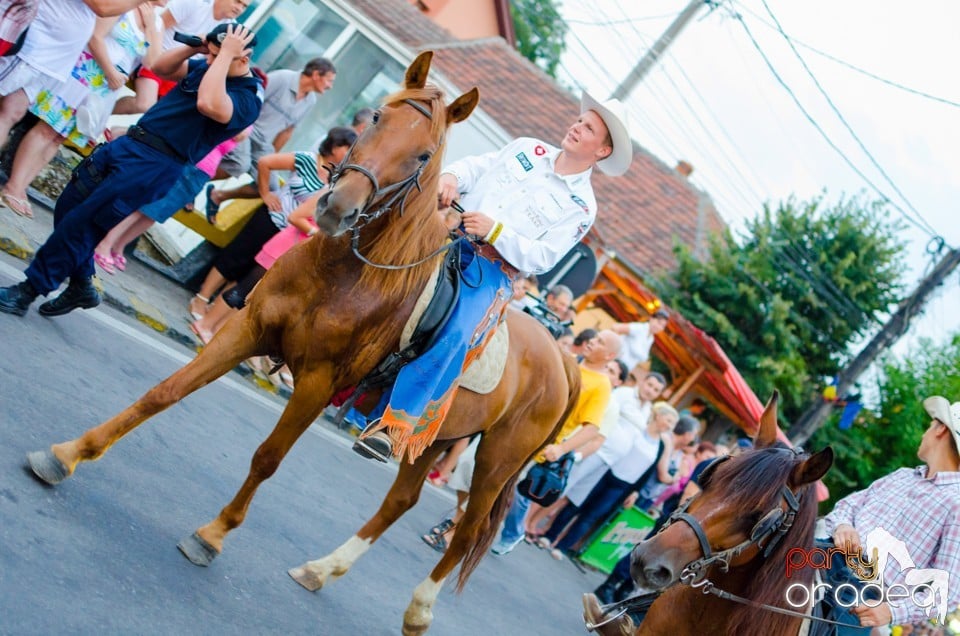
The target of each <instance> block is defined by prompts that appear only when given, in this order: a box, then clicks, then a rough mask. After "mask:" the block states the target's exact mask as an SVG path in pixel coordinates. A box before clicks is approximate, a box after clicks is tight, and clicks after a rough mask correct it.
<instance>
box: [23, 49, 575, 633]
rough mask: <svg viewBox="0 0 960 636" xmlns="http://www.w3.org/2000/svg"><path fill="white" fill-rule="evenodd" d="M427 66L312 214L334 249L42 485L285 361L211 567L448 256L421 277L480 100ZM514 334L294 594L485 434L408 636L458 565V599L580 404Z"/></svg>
mask: <svg viewBox="0 0 960 636" xmlns="http://www.w3.org/2000/svg"><path fill="white" fill-rule="evenodd" d="M431 56H432V54H431V53H429V52H427V53H423V54H421V55H420V56H419V57H418V58H417V59H416V60H415V61H414V62H413V64H412V65H411V66H410V68H409V69H408V70H407V73H406V81H405V88H404V89H403V90H402V91H401V92H399V93H397V94H395V95H393V96H391V97H389V98H387V103H386V104H385V106H384V107H383V108H382V109H381V110H380V111H378V117H377V119H375V123H374V125H372V126H371V127H369V128H368V129H367V130H366V131H365V132H364V133H363V135H361V137H360V139H359V140H358V141H357V143H356V145H355V147H354V148H353V150H352V152H351V154H350V156H349V158H348V159H347V161H348V162H349V167H344V169H343V170H342V171H341V172H340V173H339V174H338V178H337V180H336V183H335V185H334V186H333V188H332V189H331V190H330V191H329V193H328V194H327V195H326V196H325V197H324V198H323V199H322V200H321V203H320V206H319V207H318V209H317V213H316V219H317V223H318V225H319V226H320V228H321V229H322V230H323V231H324V232H325V233H326V234H327V236H325V235H324V234H323V233H321V234H318V235H317V236H315V237H314V238H312V239H310V240H307V241H305V242H303V243H301V244H300V245H298V246H297V247H295V248H294V249H292V250H291V251H290V252H288V253H287V254H286V255H285V256H284V257H282V258H281V259H280V260H278V261H277V263H276V264H275V265H274V267H272V268H271V269H270V271H269V272H268V273H267V275H266V276H265V277H264V279H263V280H262V281H261V283H260V285H259V286H258V287H257V288H256V290H255V291H254V293H253V294H251V295H250V298H249V304H248V306H247V307H246V308H245V309H243V310H242V311H240V312H239V314H237V315H236V316H235V317H234V318H233V319H232V320H230V321H229V322H228V323H227V325H226V326H225V327H224V328H223V329H222V330H221V331H220V332H219V333H218V334H217V335H216V337H215V338H214V339H213V340H212V341H211V342H210V344H209V345H208V346H207V347H205V348H204V350H203V351H202V352H201V353H200V355H198V356H197V358H196V359H195V360H193V361H192V362H190V363H189V364H187V365H186V366H185V367H183V368H182V369H180V370H179V371H177V372H176V373H174V374H173V375H172V376H170V377H169V378H167V379H166V380H164V381H163V382H161V383H160V384H158V385H157V386H156V387H154V388H153V389H151V390H150V391H148V392H147V393H146V394H145V395H144V396H143V397H141V398H140V399H139V400H137V401H136V402H135V403H134V404H133V405H131V406H130V407H128V408H127V409H125V410H124V411H122V412H121V413H120V414H118V415H116V416H115V417H113V418H111V419H109V420H107V421H106V422H104V423H103V424H101V425H99V426H96V427H94V428H91V429H90V430H88V431H87V432H85V433H84V434H83V435H81V436H80V437H79V438H77V439H75V440H72V441H68V442H63V443H60V444H54V445H53V446H52V447H51V448H50V449H49V450H48V451H37V452H34V453H30V454H29V455H28V459H29V461H30V465H31V468H32V469H33V471H34V473H35V474H36V475H37V476H38V477H40V478H41V479H43V480H44V481H46V482H48V483H51V484H55V483H58V482H60V481H62V480H63V479H65V478H67V477H69V476H70V475H71V474H72V473H73V472H74V470H75V469H76V467H77V465H78V463H79V462H81V461H91V460H95V459H98V458H99V457H101V456H102V455H103V454H104V453H105V452H106V451H107V449H108V448H110V446H112V445H113V444H114V443H115V442H116V441H118V440H119V439H120V438H121V437H123V436H124V435H126V434H127V433H129V432H131V431H132V430H133V429H134V428H136V427H137V426H138V425H140V424H141V423H142V422H144V421H145V420H147V419H148V418H149V417H151V416H153V415H155V414H156V413H159V412H160V411H162V410H163V409H165V408H167V407H168V406H170V405H171V404H174V403H176V402H177V401H179V400H181V399H182V398H184V397H186V396H187V395H189V394H190V393H192V392H193V391H195V390H197V389H199V388H201V387H203V386H205V385H206V384H209V383H210V382H213V381H214V380H216V379H217V378H219V377H220V376H222V375H224V374H225V373H227V372H228V371H230V370H231V369H233V368H234V367H235V366H237V364H239V363H240V362H242V361H243V360H245V359H247V358H249V357H251V356H254V355H265V354H274V355H280V356H282V357H283V359H284V360H286V362H287V364H288V365H289V366H290V369H291V370H292V372H293V375H294V378H295V386H296V388H295V390H294V391H293V395H292V396H291V398H290V401H289V403H288V404H287V407H286V408H285V409H284V412H283V414H282V415H281V417H280V420H279V421H278V422H277V424H276V427H275V428H274V429H273V431H272V432H271V433H270V435H269V436H268V437H267V439H266V440H265V441H264V442H263V443H262V444H261V445H260V447H259V448H258V449H257V450H256V452H255V453H254V455H253V458H252V461H251V466H250V472H249V474H248V475H247V478H246V480H245V481H244V482H243V485H242V486H241V487H240V490H239V491H238V492H237V494H236V495H235V496H234V498H233V500H232V501H230V502H229V503H228V504H227V505H226V507H224V508H223V510H221V511H220V514H219V515H218V516H217V517H216V518H215V519H214V520H213V521H211V522H210V523H208V524H207V525H205V526H203V527H201V528H199V529H198V530H197V531H196V532H195V533H194V534H193V535H192V536H191V537H188V538H186V539H184V540H183V541H181V543H180V545H179V547H180V549H181V550H182V551H183V553H184V554H185V555H186V556H187V557H188V558H189V559H190V560H191V561H193V562H194V563H196V564H198V565H208V564H209V563H210V562H211V561H212V560H213V559H214V558H215V557H216V556H217V555H218V554H219V553H220V552H221V551H222V549H223V543H224V539H225V538H226V536H227V533H229V532H230V531H231V530H232V529H234V528H236V527H237V526H239V525H240V524H241V523H242V522H243V520H244V517H245V515H246V512H247V507H248V506H249V505H250V502H251V500H252V498H253V495H254V493H255V492H256V490H257V488H258V487H259V486H260V484H261V483H262V482H263V481H264V480H266V479H268V478H269V477H270V476H271V475H272V474H273V473H274V471H276V469H277V468H278V467H279V465H280V462H281V461H282V460H283V458H284V456H285V455H286V454H287V452H288V451H289V450H290V449H291V447H292V446H293V445H294V443H295V442H296V441H297V439H298V438H299V437H300V435H301V434H302V433H303V432H304V431H305V430H306V429H307V427H309V426H310V424H311V423H312V422H313V421H314V420H316V418H317V417H318V416H319V415H320V412H321V410H322V409H323V408H324V407H325V406H326V405H327V404H328V403H329V402H330V399H331V397H332V396H333V395H334V394H335V393H336V392H338V391H341V390H343V389H345V388H348V387H352V386H356V384H357V383H358V382H359V381H360V380H361V379H362V378H363V377H364V376H365V375H366V374H367V373H368V372H369V371H371V370H372V369H373V368H374V367H375V366H376V365H377V364H378V363H379V362H380V360H381V359H383V358H384V357H386V356H387V355H388V354H389V353H391V352H394V351H397V350H398V343H399V341H400V336H401V331H402V329H403V326H404V323H405V322H406V320H407V318H408V316H409V315H410V314H411V311H412V309H413V306H414V304H415V301H416V299H417V297H418V295H419V294H420V293H421V291H422V290H423V289H424V287H425V285H426V282H427V280H428V278H429V277H430V274H431V271H432V268H434V267H436V266H437V264H438V262H439V260H440V259H441V258H442V256H433V257H430V258H426V261H425V262H423V263H422V264H415V263H417V262H418V261H421V260H423V259H424V258H425V257H429V256H430V255H431V254H432V253H434V252H435V250H437V248H439V247H440V246H441V245H443V244H444V242H445V241H446V239H447V230H446V227H445V225H444V223H443V221H442V219H441V217H440V215H439V213H438V211H437V194H436V193H437V182H438V178H439V166H440V161H441V158H442V153H443V148H444V144H443V142H444V134H445V132H446V129H447V128H448V126H449V125H450V124H452V123H454V122H458V121H461V120H463V119H465V118H466V117H467V116H468V115H469V114H470V113H471V112H472V110H473V108H474V107H475V106H476V104H477V102H478V100H479V94H478V91H477V90H476V89H473V90H472V91H470V92H468V93H466V94H465V95H462V96H461V97H459V98H457V99H456V100H454V101H453V102H452V103H451V104H450V105H445V104H444V102H443V101H442V97H443V95H442V93H441V91H440V90H438V89H436V88H434V87H431V86H427V85H426V79H427V73H428V71H429V68H430V60H431ZM392 186H396V187H392ZM398 192H399V195H397V193H398ZM391 197H392V198H391ZM378 204H379V205H380V207H381V208H382V207H383V206H384V205H386V207H387V209H385V210H384V213H383V214H382V215H379V216H378V215H377V214H376V213H375V212H371V211H372V210H374V209H375V207H376V206H377V205H378ZM400 212H402V214H401V213H400ZM371 217H372V218H371ZM358 220H360V221H361V223H364V225H363V226H362V234H363V236H362V237H361V238H360V241H359V250H360V252H361V253H362V254H363V255H364V257H365V258H367V259H369V260H370V261H372V262H375V263H389V264H392V265H407V264H409V265H410V266H409V267H406V268H403V269H396V270H392V269H382V268H378V267H372V266H369V265H363V264H362V263H361V262H360V261H359V260H358V259H357V257H356V256H355V255H354V252H353V251H352V249H351V245H350V236H349V234H348V231H349V230H350V229H351V228H352V227H353V226H354V225H355V224H356V223H357V222H358ZM507 323H508V324H509V336H510V344H509V357H508V360H507V364H506V368H505V370H504V373H503V377H502V379H501V381H500V383H499V385H498V386H497V387H496V388H495V389H494V390H493V391H492V392H491V393H489V394H487V395H478V394H475V393H471V392H469V391H466V390H460V391H458V392H457V394H456V398H455V401H454V403H453V405H452V407H451V408H450V412H449V413H448V415H447V418H446V420H445V422H444V424H443V426H442V429H441V431H440V433H439V436H438V438H439V440H440V441H438V442H436V443H434V444H433V445H432V446H430V447H429V448H428V449H427V450H426V451H425V452H424V453H423V455H421V456H420V457H419V458H417V459H416V461H415V462H413V463H407V462H401V466H400V471H399V473H398V475H397V478H396V481H395V482H394V484H393V486H392V487H391V489H390V492H389V493H388V494H387V496H386V498H385V499H384V501H383V503H382V504H381V506H380V509H379V510H378V511H377V513H376V514H375V515H374V517H373V518H372V519H371V520H370V521H369V522H367V524H366V525H364V526H363V527H362V528H361V529H360V530H359V531H358V532H357V534H356V535H354V536H353V537H351V538H350V539H349V540H348V541H347V542H346V543H344V544H343V545H342V546H341V547H340V548H338V549H337V550H336V551H335V552H333V553H332V554H331V555H330V556H328V557H326V558H323V559H320V560H318V561H313V562H310V563H307V564H305V565H303V566H302V567H298V568H294V569H293V570H291V571H290V574H291V576H292V577H293V578H294V579H296V580H297V581H298V582H299V583H300V584H301V585H303V586H304V587H306V588H308V589H310V590H316V589H319V588H320V587H322V586H323V585H324V583H326V582H328V581H331V580H333V579H335V578H337V577H339V576H342V575H343V574H344V573H345V572H346V571H347V569H348V568H349V567H350V566H351V565H352V564H353V563H354V562H355V561H356V559H357V558H359V557H360V555H362V554H363V553H364V552H365V551H366V550H367V549H368V548H369V547H370V545H371V544H372V543H373V542H374V541H376V540H377V538H379V537H380V535H381V534H383V532H384V531H385V530H386V529H387V528H388V527H389V526H390V525H391V524H392V523H393V522H395V521H396V520H397V519H398V518H399V517H400V516H401V515H402V514H403V513H404V512H406V511H407V510H408V509H410V508H411V507H412V506H413V505H414V504H415V503H416V501H417V498H418V497H419V493H420V490H421V487H422V485H423V481H424V479H425V477H426V475H427V473H428V472H429V470H430V468H431V466H432V465H433V463H434V461H435V460H436V458H437V457H438V456H439V454H440V453H441V452H442V451H443V450H444V449H445V448H447V447H448V446H449V445H450V443H452V440H455V439H458V438H461V437H464V436H467V435H470V434H472V433H475V432H478V431H482V433H483V437H482V440H481V442H480V445H479V448H478V450H477V461H476V472H475V477H474V479H473V486H472V488H471V491H470V501H469V506H468V508H467V511H466V514H465V516H464V518H463V520H462V521H461V523H460V524H459V527H458V530H457V533H456V537H455V539H454V540H453V541H452V542H451V544H450V547H449V548H448V550H447V551H446V553H445V554H444V555H443V557H442V558H441V559H440V562H439V563H438V564H437V566H436V567H435V568H434V569H433V571H432V572H431V573H430V575H429V577H428V578H427V579H425V580H424V581H423V582H422V583H421V584H420V585H419V586H418V587H417V588H416V591H415V593H414V597H413V600H412V601H411V604H410V606H409V607H408V609H407V611H406V613H405V615H404V628H403V631H404V633H405V634H419V633H423V632H424V631H426V630H427V628H428V627H429V626H430V622H431V621H432V617H433V615H432V606H433V604H434V602H435V600H436V597H437V594H438V593H439V590H440V587H441V585H442V584H443V581H444V580H445V579H446V577H447V576H448V575H449V574H450V573H451V572H452V571H453V569H454V568H455V567H456V565H457V564H458V563H460V561H461V560H463V566H462V568H461V571H460V577H459V582H458V588H462V586H463V584H464V583H465V582H466V579H467V577H468V576H469V575H470V573H471V572H472V571H473V570H474V569H475V568H476V566H477V565H478V563H479V561H480V559H481V558H482V557H483V555H484V554H485V553H486V552H487V550H488V549H489V546H490V544H491V543H492V542H493V539H494V537H495V534H496V532H497V529H498V527H497V526H498V524H499V522H500V520H501V519H502V517H503V515H504V514H506V510H507V508H508V506H509V501H510V499H511V495H512V489H513V487H514V484H515V482H516V479H517V473H518V472H519V471H520V469H521V468H522V467H523V465H524V464H525V463H526V462H527V461H528V460H529V459H530V458H531V457H533V455H534V454H535V453H536V451H537V450H538V449H539V448H540V447H541V446H543V445H544V444H545V443H546V442H547V441H548V439H549V438H550V437H551V436H552V435H553V433H554V431H555V429H556V428H557V427H558V426H559V425H560V423H561V422H562V419H563V417H564V415H565V413H566V410H567V408H568V405H572V404H573V403H574V402H575V400H576V397H577V394H578V392H579V386H580V384H579V377H580V376H579V371H578V370H577V368H576V364H575V363H573V362H571V361H570V360H569V359H568V357H567V356H563V355H562V354H561V353H560V350H559V348H558V347H557V346H556V343H555V342H554V341H553V339H552V338H551V337H550V335H549V334H548V332H547V331H546V330H545V329H544V328H543V327H542V326H541V325H540V324H538V323H537V322H536V320H534V319H533V318H531V317H529V316H527V315H525V314H521V313H518V312H510V313H509V314H508V317H507Z"/></svg>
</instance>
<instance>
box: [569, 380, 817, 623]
mask: <svg viewBox="0 0 960 636" xmlns="http://www.w3.org/2000/svg"><path fill="white" fill-rule="evenodd" d="M776 433H777V396H776V394H775V395H774V396H773V398H772V399H771V400H770V402H769V403H768V404H767V406H766V409H764V412H763V416H762V417H761V419H760V429H759V431H758V433H757V436H756V439H755V449H754V450H752V451H749V452H746V453H744V454H742V455H739V456H737V457H734V458H730V459H727V460H723V461H719V460H718V461H717V463H715V464H713V465H711V466H710V467H709V468H708V469H707V470H705V471H704V472H703V474H702V475H701V477H700V486H701V488H702V492H701V493H700V494H699V495H697V496H696V497H695V498H693V499H692V500H690V502H689V505H688V506H687V507H686V508H681V509H678V510H677V512H676V513H674V515H673V517H672V518H671V521H670V522H669V523H668V524H667V525H665V526H664V527H663V529H662V530H661V531H660V532H659V533H658V534H656V535H654V536H653V537H651V538H650V539H647V540H646V541H643V542H641V543H639V544H637V545H636V546H635V547H634V549H633V552H632V555H631V563H630V570H631V574H632V576H633V579H634V581H635V582H636V583H637V585H639V586H640V587H644V588H649V589H655V590H664V591H663V593H662V594H661V595H660V596H659V597H658V598H657V600H656V601H654V602H653V604H652V605H651V606H650V609H649V610H648V611H647V614H646V617H645V618H644V620H643V622H642V623H641V624H640V626H639V628H637V629H636V630H635V631H634V630H633V628H632V625H629V623H628V620H627V619H626V618H625V617H621V619H619V621H617V622H610V623H607V624H606V625H604V626H602V627H598V628H597V631H599V632H600V633H601V634H604V635H605V636H607V635H614V636H620V635H622V634H628V633H635V634H637V635H638V636H640V635H645V634H651V635H653V634H671V636H702V635H705V634H717V635H718V636H721V635H724V636H725V635H726V634H739V635H744V636H769V635H770V634H777V635H780V634H783V635H789V634H797V632H798V630H799V627H800V622H801V620H802V619H801V618H799V617H796V616H789V615H784V614H779V613H774V612H771V611H769V610H765V609H760V608H758V607H757V606H756V605H751V604H741V603H737V602H734V601H731V600H727V599H723V598H720V597H718V596H715V595H710V594H706V593H705V592H704V590H703V589H701V588H702V587H704V586H703V585H702V584H703V581H707V580H709V581H710V582H711V583H712V584H714V585H715V586H716V588H719V589H720V590H723V591H725V592H729V593H731V594H735V595H737V596H740V597H744V598H746V599H749V601H750V602H751V603H754V604H757V603H761V604H767V605H772V606H775V607H779V608H783V609H786V610H795V608H792V607H790V605H789V604H788V603H787V602H786V596H785V594H786V591H787V587H788V586H789V585H791V584H795V583H801V584H803V585H807V586H808V587H809V584H810V581H811V579H812V570H809V569H807V570H801V571H800V572H798V573H796V574H794V575H793V576H792V577H791V578H790V579H786V577H785V576H784V570H785V566H786V560H785V559H786V554H787V552H789V551H790V549H791V548H796V547H800V548H806V549H811V548H813V545H814V544H813V532H814V522H815V521H816V515H817V500H816V497H815V495H814V484H815V483H816V481H817V480H818V479H820V478H821V477H822V476H823V475H824V474H825V473H826V472H827V470H829V468H830V466H831V464H832V463H833V450H832V449H831V448H829V447H827V448H825V449H823V450H822V451H820V452H819V453H816V454H814V455H801V454H798V453H796V452H794V451H793V450H792V449H789V448H787V447H786V446H785V445H783V444H780V443H778V442H777V437H776ZM683 513H686V515H688V516H689V519H686V518H681V517H683V516H684V514H683ZM698 528H699V530H700V531H701V532H702V535H703V536H702V540H701V538H700V537H698V532H697V529H698ZM771 542H772V545H771ZM704 544H705V545H704ZM724 562H725V563H726V564H727V567H726V568H725V567H724V565H723V564H724ZM584 607H585V610H586V611H585V614H584V617H585V618H586V619H587V621H588V622H589V623H592V624H594V625H596V624H598V623H599V622H601V621H602V620H603V618H602V616H601V611H600V607H599V604H598V603H597V601H596V597H595V596H593V595H592V594H588V595H585V597H584Z"/></svg>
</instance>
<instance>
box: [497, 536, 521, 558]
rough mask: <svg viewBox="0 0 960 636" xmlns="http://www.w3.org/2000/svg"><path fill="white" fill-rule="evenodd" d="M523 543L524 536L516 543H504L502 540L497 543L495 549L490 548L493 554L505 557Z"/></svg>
mask: <svg viewBox="0 0 960 636" xmlns="http://www.w3.org/2000/svg"><path fill="white" fill-rule="evenodd" d="M522 542H523V536H522V535H521V536H520V537H518V538H517V540H516V541H508V542H504V541H502V540H501V541H497V542H496V543H495V544H494V545H493V547H492V548H490V551H491V552H493V553H494V554H496V555H504V554H507V553H508V552H510V551H512V550H513V549H514V548H515V547H517V546H518V545H520V544H521V543H522Z"/></svg>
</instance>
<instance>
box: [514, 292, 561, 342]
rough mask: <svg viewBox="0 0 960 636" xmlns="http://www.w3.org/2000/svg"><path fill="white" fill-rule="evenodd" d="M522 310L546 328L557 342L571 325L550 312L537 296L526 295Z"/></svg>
mask: <svg viewBox="0 0 960 636" xmlns="http://www.w3.org/2000/svg"><path fill="white" fill-rule="evenodd" d="M523 310H524V311H525V312H526V313H528V314H530V315H531V316H533V317H534V318H536V319H537V321H538V322H539V323H540V324H541V325H543V326H544V327H546V328H547V331H549V332H550V335H551V336H553V339H554V340H557V339H558V338H560V336H562V335H563V334H564V332H565V331H566V330H567V328H568V327H569V326H570V325H571V324H573V323H572V322H571V321H569V320H567V321H564V320H563V319H561V318H560V316H558V315H557V314H555V313H553V312H552V311H550V309H549V308H548V307H547V304H546V303H545V302H544V300H543V299H542V298H540V297H539V296H533V295H531V294H527V305H526V306H525V307H524V308H523Z"/></svg>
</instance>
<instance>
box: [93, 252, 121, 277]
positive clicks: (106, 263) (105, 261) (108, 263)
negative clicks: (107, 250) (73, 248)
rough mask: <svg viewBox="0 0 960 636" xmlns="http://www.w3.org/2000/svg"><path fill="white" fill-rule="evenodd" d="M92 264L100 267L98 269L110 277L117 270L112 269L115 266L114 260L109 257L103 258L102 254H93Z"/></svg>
mask: <svg viewBox="0 0 960 636" xmlns="http://www.w3.org/2000/svg"><path fill="white" fill-rule="evenodd" d="M93 262H94V263H96V264H97V265H99V266H100V269H102V270H103V271H105V272H106V273H108V274H110V275H111V276H112V275H114V274H116V273H117V270H115V269H114V268H113V266H114V265H115V264H116V263H115V262H114V260H113V259H112V258H111V257H109V256H104V255H103V254H97V253H96V252H94V253H93Z"/></svg>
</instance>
